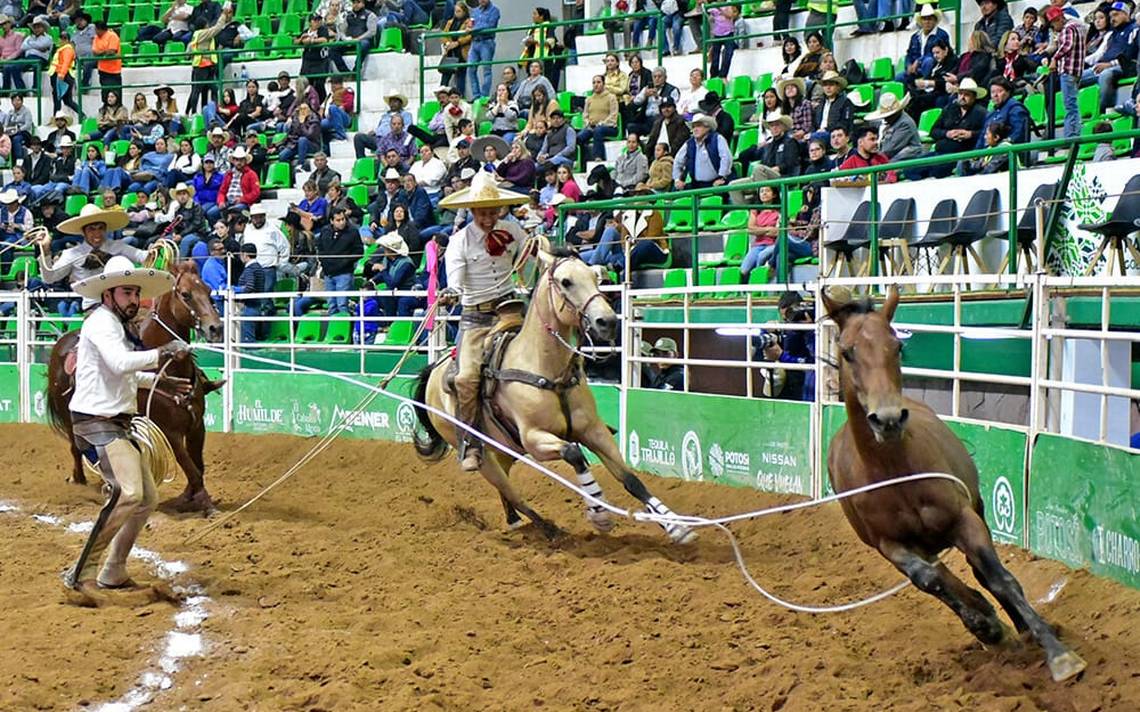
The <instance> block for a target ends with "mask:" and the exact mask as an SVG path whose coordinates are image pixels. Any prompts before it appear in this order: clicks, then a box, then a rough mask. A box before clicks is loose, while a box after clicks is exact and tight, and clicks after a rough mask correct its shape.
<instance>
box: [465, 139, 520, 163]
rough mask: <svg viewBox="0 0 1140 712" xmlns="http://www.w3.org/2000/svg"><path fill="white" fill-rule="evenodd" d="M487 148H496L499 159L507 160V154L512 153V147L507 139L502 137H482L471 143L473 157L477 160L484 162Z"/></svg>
mask: <svg viewBox="0 0 1140 712" xmlns="http://www.w3.org/2000/svg"><path fill="white" fill-rule="evenodd" d="M487 146H494V147H495V153H496V154H497V155H498V156H499V158H506V157H507V154H508V153H510V152H511V146H510V144H508V143H507V141H506V139H504V138H503V137H501V136H494V135H490V136H480V137H479V138H477V139H475V140H474V141H472V142H471V155H472V156H475V158H476V160H479V161H482V160H483V151H484V150H485V149H486V148H487Z"/></svg>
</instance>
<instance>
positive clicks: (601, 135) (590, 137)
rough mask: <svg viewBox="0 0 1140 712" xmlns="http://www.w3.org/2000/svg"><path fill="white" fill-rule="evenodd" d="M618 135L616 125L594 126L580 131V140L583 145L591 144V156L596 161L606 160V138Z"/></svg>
mask: <svg viewBox="0 0 1140 712" xmlns="http://www.w3.org/2000/svg"><path fill="white" fill-rule="evenodd" d="M614 136H617V127H616V126H601V125H598V126H594V127H593V128H584V129H582V130H581V131H579V132H578V141H580V142H581V143H582V144H583V145H586V144H591V145H590V158H592V159H594V160H595V161H604V160H606V139H607V138H613V137H614Z"/></svg>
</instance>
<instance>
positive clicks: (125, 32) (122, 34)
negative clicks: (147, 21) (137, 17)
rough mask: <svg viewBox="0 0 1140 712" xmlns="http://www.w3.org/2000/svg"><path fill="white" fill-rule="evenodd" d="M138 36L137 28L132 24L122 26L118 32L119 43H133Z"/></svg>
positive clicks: (136, 25)
mask: <svg viewBox="0 0 1140 712" xmlns="http://www.w3.org/2000/svg"><path fill="white" fill-rule="evenodd" d="M138 36H139V26H138V24H136V23H134V22H128V23H126V24H125V25H123V27H122V29H120V30H119V41H120V42H121V43H126V42H134V41H135V38H136V37H138Z"/></svg>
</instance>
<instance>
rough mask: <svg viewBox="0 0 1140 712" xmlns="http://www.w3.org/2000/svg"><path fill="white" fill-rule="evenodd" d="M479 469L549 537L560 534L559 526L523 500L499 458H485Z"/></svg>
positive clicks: (503, 496) (502, 495) (502, 496)
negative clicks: (512, 484)
mask: <svg viewBox="0 0 1140 712" xmlns="http://www.w3.org/2000/svg"><path fill="white" fill-rule="evenodd" d="M479 471H480V472H482V473H483V477H485V478H486V479H487V481H488V482H490V483H491V484H492V485H493V486H494V487H495V489H497V490H499V496H500V497H501V498H502V499H503V500H505V501H506V503H507V504H509V505H511V507H513V508H514V509H515V510H517V511H519V512H522V514H523V516H525V517H526V518H527V519H529V520H531V521H532V522H534V523H535V524H537V525H538V526H539V528H541V529H542V532H543V533H544V534H546V536H547V538H548V539H553V538H554V537H556V536H558V527H556V526H554V524H552V523H551V522H549V521H547V520H546V519H544V518H542V517H540V516H539V515H538V513H537V512H535V511H534V510H533V509H531V508H530V505H528V504H527V503H526V502H524V501H523V499H522V497H520V496H519V494H518V492H516V491H515V488H514V487H513V486H511V482H510V480H508V479H507V473H506V471H505V470H503V468H502V467H501V466H500V465H499V461H498V459H497V458H495V457H493V456H492V457H485V458H483V465H482V467H480V468H479ZM507 517H508V521H509V519H510V513H509V512H508V513H507Z"/></svg>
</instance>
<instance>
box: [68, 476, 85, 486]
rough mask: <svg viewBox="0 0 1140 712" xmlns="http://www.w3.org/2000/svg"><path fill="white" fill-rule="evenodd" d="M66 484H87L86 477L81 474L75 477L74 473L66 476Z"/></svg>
mask: <svg viewBox="0 0 1140 712" xmlns="http://www.w3.org/2000/svg"><path fill="white" fill-rule="evenodd" d="M67 484H69V485H86V484H87V478H86V477H82V476H80V477H76V476H75V475H72V476H71V477H68V478H67Z"/></svg>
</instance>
